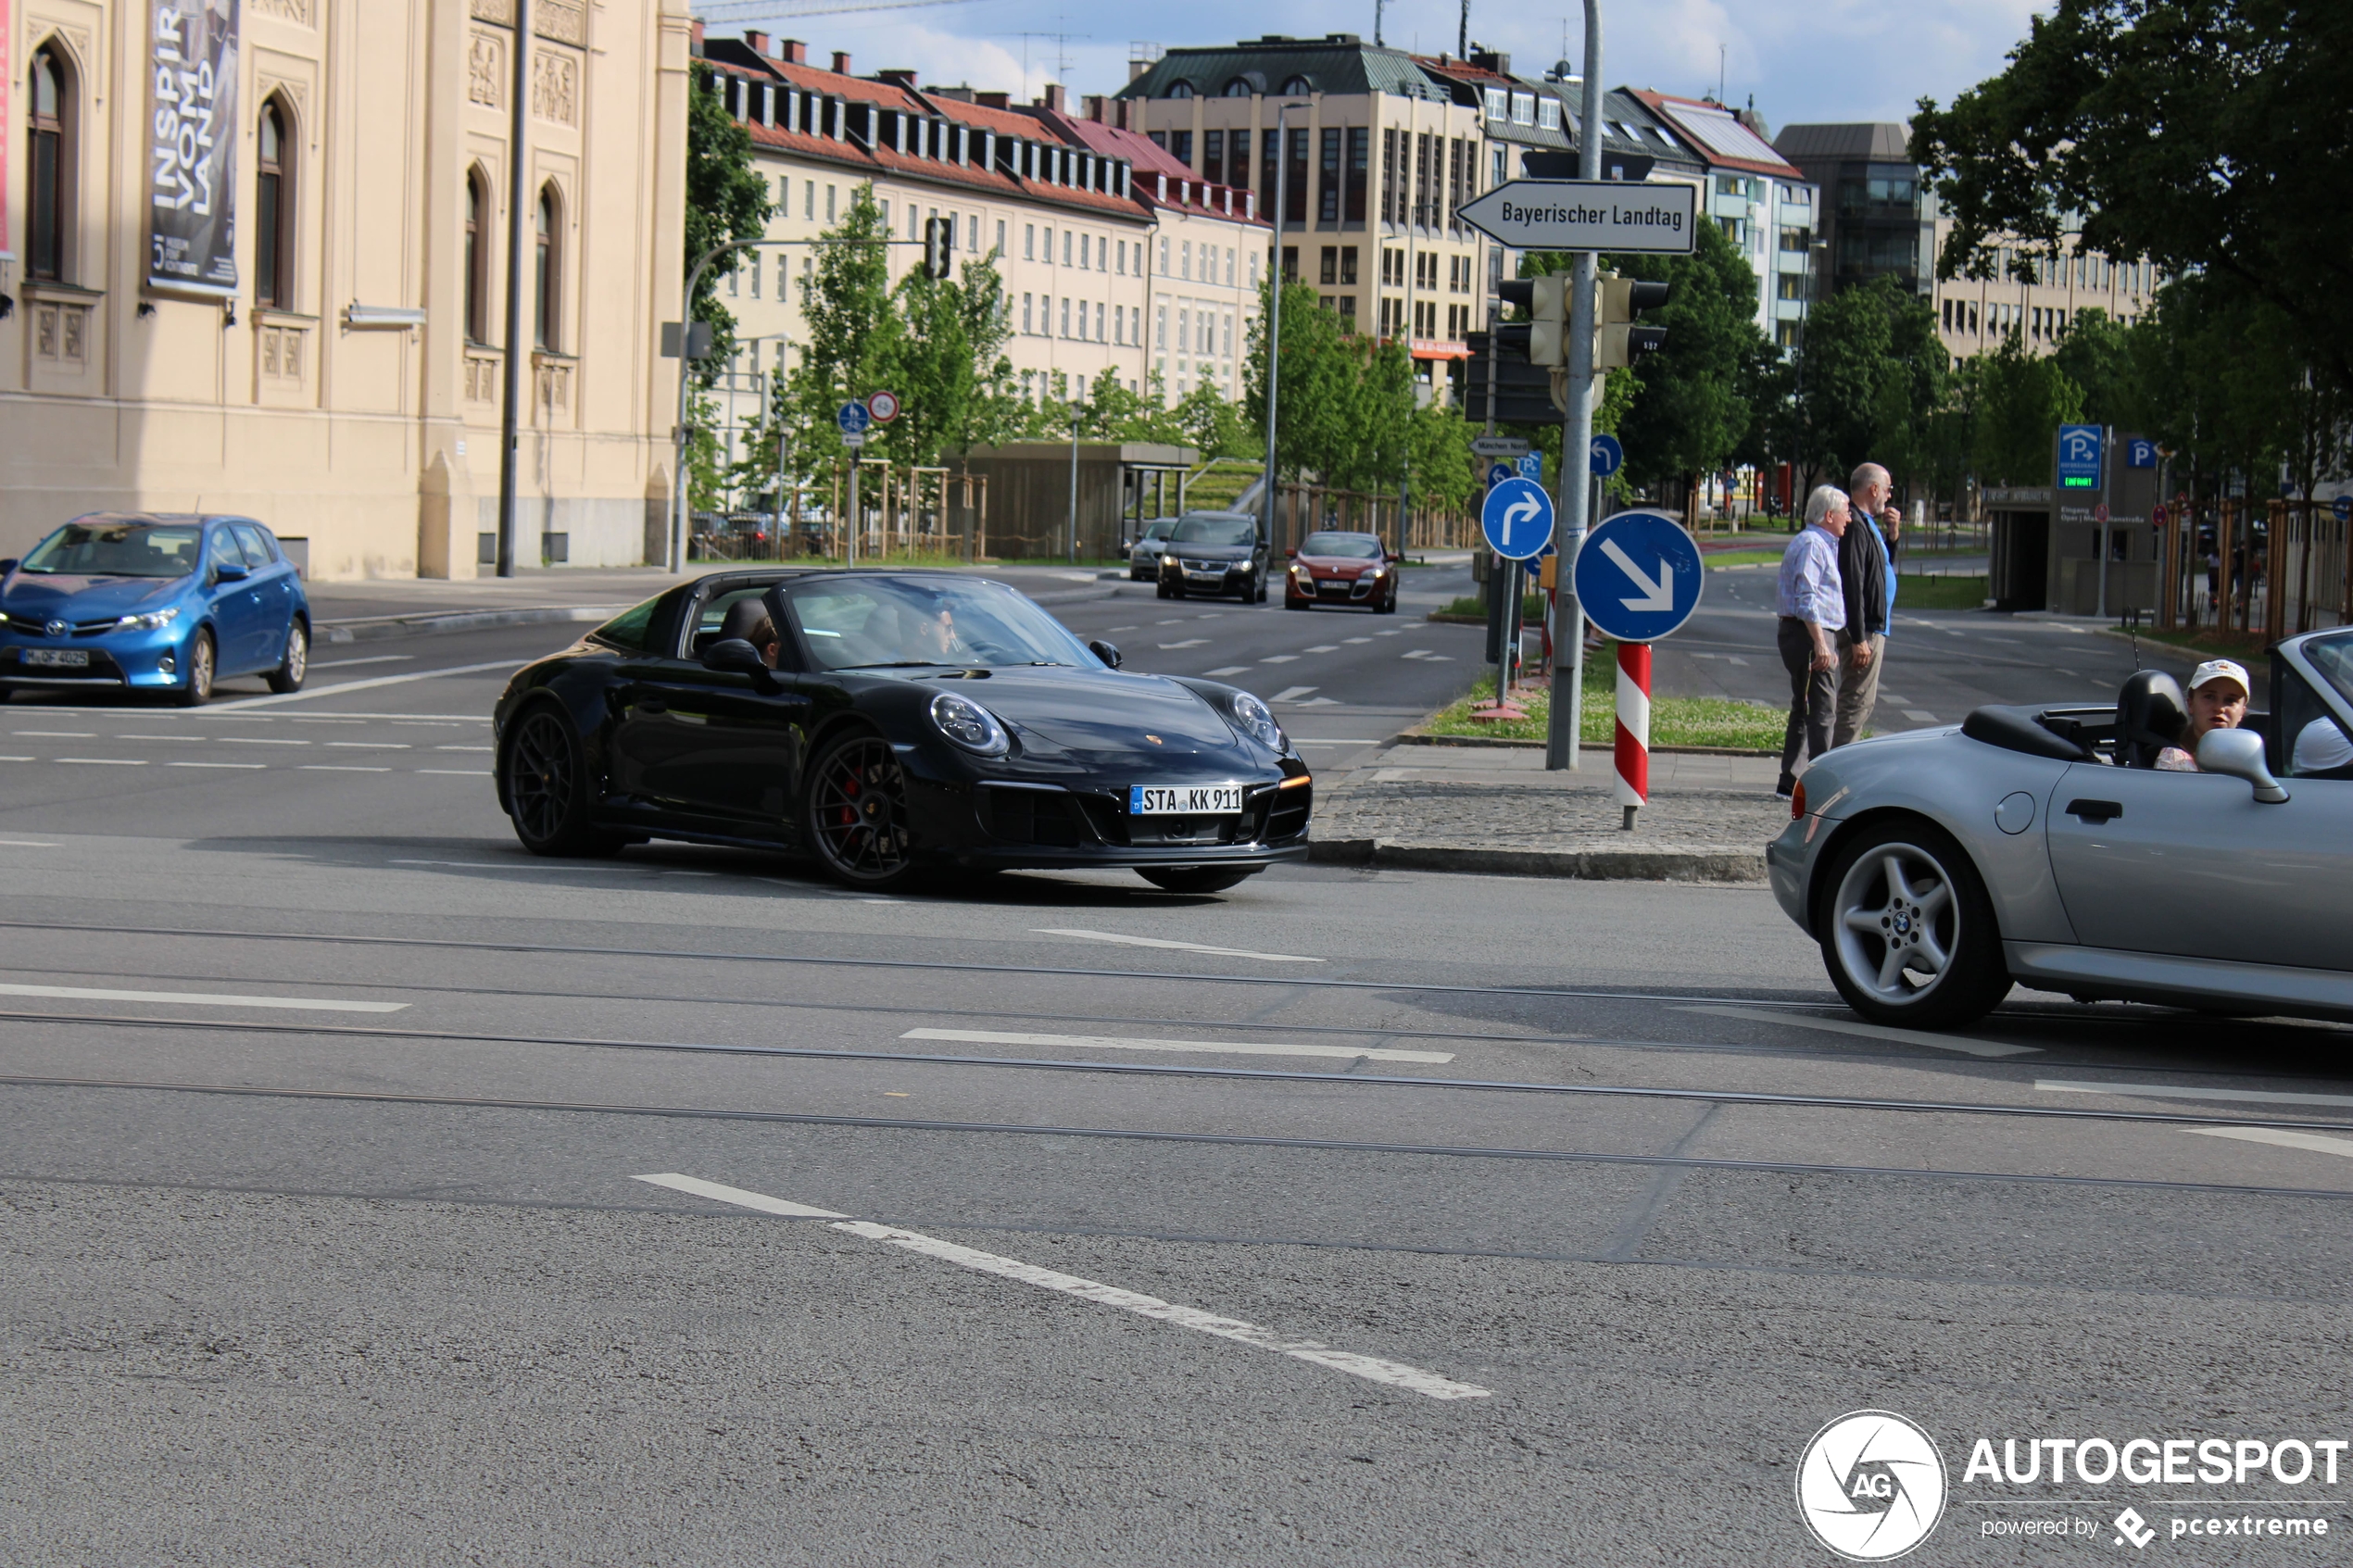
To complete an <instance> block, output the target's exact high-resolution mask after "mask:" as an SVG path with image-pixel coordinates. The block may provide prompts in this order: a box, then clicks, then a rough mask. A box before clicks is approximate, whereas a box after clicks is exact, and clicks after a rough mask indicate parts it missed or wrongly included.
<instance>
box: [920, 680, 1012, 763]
mask: <svg viewBox="0 0 2353 1568" xmlns="http://www.w3.org/2000/svg"><path fill="white" fill-rule="evenodd" d="M931 721H932V722H933V723H935V724H937V725H938V726H939V733H940V734H943V735H946V736H947V737H948V738H949V739H950V740H951V741H953V742H955V743H956V744H957V745H958V746H963V748H964V749H965V750H966V751H969V752H971V753H973V754H974V755H975V756H977V757H1002V756H1004V755H1005V753H1006V752H1007V751H1009V750H1011V749H1012V747H1013V737H1011V736H1010V735H1008V734H1005V726H1004V725H1002V724H1000V723H999V722H998V721H997V715H995V714H994V713H991V712H989V711H988V709H986V708H983V707H982V706H981V705H980V704H978V703H976V702H975V701H973V700H972V698H970V697H967V696H957V695H956V694H955V693H954V692H941V693H940V694H939V695H938V696H936V697H933V698H932V699H931Z"/></svg>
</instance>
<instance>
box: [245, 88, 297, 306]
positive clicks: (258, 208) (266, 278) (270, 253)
mask: <svg viewBox="0 0 2353 1568" xmlns="http://www.w3.org/2000/svg"><path fill="white" fill-rule="evenodd" d="M256 140H257V141H258V143H259V148H258V157H256V158H255V160H254V170H255V172H254V201H253V216H254V233H253V302H254V303H255V304H256V305H274V306H276V307H279V308H280V309H282V310H290V309H292V308H293V307H294V182H293V180H292V179H291V178H290V176H291V175H292V174H293V172H294V145H293V144H292V142H291V141H290V140H289V139H288V138H287V135H286V113H285V107H284V106H283V105H282V104H281V103H280V102H279V101H278V100H277V99H276V98H275V97H272V98H271V100H270V101H269V102H268V103H265V104H263V105H262V106H261V125H260V129H259V132H258V135H257V137H256Z"/></svg>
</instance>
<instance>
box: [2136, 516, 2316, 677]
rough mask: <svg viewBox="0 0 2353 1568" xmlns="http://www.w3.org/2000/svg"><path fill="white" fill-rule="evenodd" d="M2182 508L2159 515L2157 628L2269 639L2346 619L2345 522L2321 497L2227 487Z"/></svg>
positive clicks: (2272, 639)
mask: <svg viewBox="0 0 2353 1568" xmlns="http://www.w3.org/2000/svg"><path fill="white" fill-rule="evenodd" d="M2186 511H2187V515H2185V516H2183V515H2176V516H2171V517H2169V518H2168V519H2167V520H2166V528H2165V544H2164V550H2163V558H2164V560H2165V562H2166V570H2167V583H2166V586H2165V591H2164V592H2163V593H2162V594H2161V595H2159V596H2158V626H2159V627H2160V628H2162V629H2165V630H2169V631H2171V630H2181V631H2195V630H2197V629H2200V628H2207V629H2219V630H2223V631H2233V632H2241V633H2246V634H2248V635H2259V636H2261V637H2262V638H2263V639H2264V640H2265V641H2267V642H2271V641H2276V640H2277V639H2279V638H2281V637H2286V636H2292V635H2294V634H2295V633H2298V632H2310V631H2315V630H2317V629H2319V628H2321V627H2324V626H2344V625H2347V624H2353V548H2348V537H2347V535H2348V533H2353V525H2348V524H2347V522H2346V521H2342V520H2340V519H2339V518H2338V517H2337V516H2336V514H2335V512H2334V510H2333V509H2332V508H2331V507H2330V505H2329V503H2327V502H2324V501H2284V500H2270V501H2262V502H2257V503H2249V502H2247V501H2246V500H2244V499H2242V498H2239V497H2236V496H2229V497H2225V498H2223V499H2221V500H2217V501H2208V502H2204V503H2200V504H2196V505H2194V506H2192V507H2190V508H2186Z"/></svg>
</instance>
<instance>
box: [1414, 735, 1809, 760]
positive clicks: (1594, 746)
mask: <svg viewBox="0 0 2353 1568" xmlns="http://www.w3.org/2000/svg"><path fill="white" fill-rule="evenodd" d="M1396 744H1397V745H1399V746H1493V747H1497V748H1499V749H1503V750H1518V751H1533V750H1541V749H1542V748H1543V746H1544V743H1543V742H1542V741H1541V740H1512V739H1510V738H1508V737H1506V736H1504V735H1434V734H1429V733H1428V732H1427V731H1425V730H1420V729H1413V730H1407V731H1405V732H1403V734H1400V735H1398V737H1397V741H1396ZM1585 748H1586V749H1587V750H1590V751H1605V750H1607V749H1608V748H1609V743H1608V742H1606V741H1587V742H1586V743H1585ZM1648 749H1649V750H1651V751H1653V752H1666V753H1671V754H1673V755H1675V756H1679V757H1778V756H1780V752H1778V751H1761V750H1755V749H1752V748H1750V747H1747V746H1651V747H1649V748H1648Z"/></svg>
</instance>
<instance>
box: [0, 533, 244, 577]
mask: <svg viewBox="0 0 2353 1568" xmlns="http://www.w3.org/2000/svg"><path fill="white" fill-rule="evenodd" d="M203 536H204V535H203V531H202V530H201V529H199V528H198V527H197V525H196V524H195V523H192V522H69V523H67V524H66V525H65V526H64V527H63V528H60V529H58V530H57V532H56V533H52V534H50V535H49V537H47V538H46V539H44V540H42V541H41V543H40V544H38V545H36V546H33V550H32V554H31V555H29V556H27V557H25V558H24V560H23V562H22V564H21V565H20V566H19V568H18V570H19V571H31V572H38V573H40V574H42V575H44V576H48V575H53V574H65V575H69V576H74V577H185V576H187V575H188V573H190V572H192V571H195V569H196V546H197V545H198V543H199V542H200V541H201V540H202V538H203Z"/></svg>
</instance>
